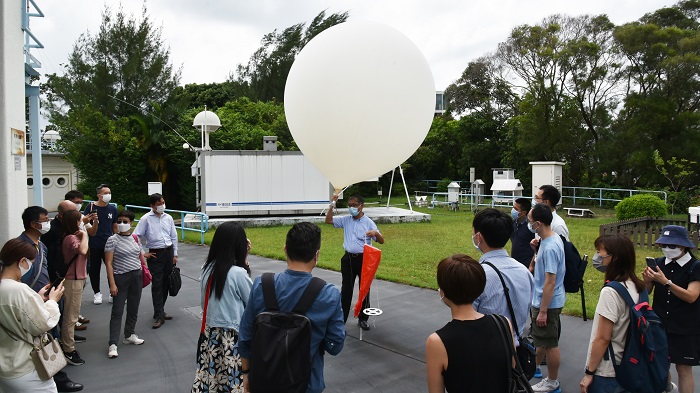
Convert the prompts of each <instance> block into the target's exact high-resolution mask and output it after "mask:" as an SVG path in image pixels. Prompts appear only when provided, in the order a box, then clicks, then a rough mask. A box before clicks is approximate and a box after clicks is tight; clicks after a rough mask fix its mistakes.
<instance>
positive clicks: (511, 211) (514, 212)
mask: <svg viewBox="0 0 700 393" xmlns="http://www.w3.org/2000/svg"><path fill="white" fill-rule="evenodd" d="M518 214H520V213H519V212H518V211H517V210H515V209H510V215H511V216H513V221H518Z"/></svg>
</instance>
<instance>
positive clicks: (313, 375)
mask: <svg viewBox="0 0 700 393" xmlns="http://www.w3.org/2000/svg"><path fill="white" fill-rule="evenodd" d="M320 247H321V229H320V228H319V227H318V226H317V225H316V224H312V223H310V222H301V223H298V224H295V225H294V226H292V228H291V229H290V230H289V232H287V239H286V242H285V247H284V251H285V254H286V255H287V270H285V271H283V272H281V273H276V274H275V275H274V281H273V285H274V286H273V289H274V291H272V292H273V293H274V298H275V299H276V303H277V305H278V308H279V311H280V312H278V313H275V314H277V315H278V316H281V317H283V318H284V317H285V316H286V317H290V316H291V317H293V315H290V314H291V313H290V311H292V310H293V309H295V308H296V307H297V306H299V302H300V299H302V295H303V294H304V292H305V291H306V289H307V287H309V286H310V285H312V283H313V282H314V281H316V282H318V280H319V279H316V278H314V277H313V276H312V275H311V271H312V270H313V268H314V267H316V263H317V262H318V256H319V251H320ZM268 277H269V276H268ZM262 281H263V280H262V279H261V277H257V278H256V279H255V281H254V282H253V287H252V289H251V293H250V299H249V300H248V305H247V306H246V309H245V311H244V312H243V317H242V318H241V324H240V331H239V336H238V338H239V341H238V351H239V353H240V355H241V358H242V359H241V360H242V371H241V373H242V374H243V385H244V387H245V391H246V392H249V391H253V392H258V393H260V392H261V391H281V392H288V391H292V390H291V389H285V388H283V387H281V386H279V384H278V382H279V381H280V380H283V379H285V377H287V376H288V369H287V367H292V368H295V369H304V370H306V369H309V370H308V371H309V372H310V374H309V375H301V373H300V372H295V373H292V377H294V378H300V379H305V378H307V377H308V383H307V384H306V385H305V386H301V387H300V389H299V390H293V391H301V392H304V391H306V392H309V393H318V392H322V391H323V389H324V388H325V387H326V385H325V383H324V380H323V355H324V353H326V352H327V353H329V354H331V355H337V354H338V353H340V351H341V350H342V349H343V344H344V342H345V323H344V321H343V309H342V307H341V302H340V291H338V288H336V287H335V285H333V284H328V283H324V282H323V281H322V280H321V282H322V284H323V286H322V287H320V291H319V292H318V294H317V295H316V296H315V298H314V300H313V302H312V303H311V304H310V307H309V308H308V310H307V311H306V312H305V313H303V315H304V316H305V317H306V318H307V319H308V321H310V325H311V329H310V337H306V338H309V339H310V344H309V345H308V351H309V353H308V354H306V355H308V356H307V359H308V358H309V357H310V362H309V363H310V364H301V363H300V361H299V359H301V358H303V357H304V356H303V355H304V354H303V353H299V351H296V352H293V353H292V352H290V353H289V355H290V356H292V358H294V359H296V361H293V362H289V363H287V364H286V366H287V367H271V366H270V365H269V364H265V363H262V364H257V363H258V360H257V358H258V357H262V356H263V355H266V354H270V356H274V355H275V351H277V350H280V349H284V347H285V346H284V345H281V344H278V343H273V342H264V341H263V340H260V338H259V337H256V336H254V335H255V333H256V330H257V328H258V326H259V324H258V323H257V322H256V317H258V316H259V315H260V314H261V313H263V312H268V314H269V311H268V310H269V308H268V307H267V305H266V304H267V303H268V301H270V300H275V299H269V298H268V297H267V296H266V295H264V288H263V285H262ZM280 314H282V315H280ZM296 316H297V317H298V316H299V314H296ZM302 338H303V337H302ZM262 339H264V337H262ZM291 344H294V343H291ZM253 348H260V349H259V350H258V353H255V351H254V350H253ZM256 368H257V370H256ZM257 375H260V376H263V375H267V379H266V380H263V381H260V379H258V377H257ZM256 382H257V383H258V385H256ZM261 382H262V383H261ZM261 384H268V385H271V386H273V387H274V386H276V385H277V386H278V387H277V389H270V390H266V389H262V388H260V386H261Z"/></svg>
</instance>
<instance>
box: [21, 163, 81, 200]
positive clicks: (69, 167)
mask: <svg viewBox="0 0 700 393" xmlns="http://www.w3.org/2000/svg"><path fill="white" fill-rule="evenodd" d="M29 158H30V159H28V160H27V197H28V198H29V200H31V199H32V196H33V192H34V187H37V186H39V185H40V186H41V187H43V188H44V208H46V210H48V211H56V209H57V207H58V204H59V203H60V202H61V201H62V200H63V197H64V196H65V195H66V192H68V191H70V190H73V189H75V188H76V186H77V184H78V180H79V179H78V173H77V171H76V169H75V167H74V166H73V164H71V163H70V162H68V161H67V160H65V159H64V158H63V155H61V154H43V155H42V169H43V172H42V174H43V176H42V179H41V180H40V181H35V179H33V178H32V160H31V156H29Z"/></svg>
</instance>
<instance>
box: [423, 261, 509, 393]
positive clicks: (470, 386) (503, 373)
mask: <svg viewBox="0 0 700 393" xmlns="http://www.w3.org/2000/svg"><path fill="white" fill-rule="evenodd" d="M437 282H438V286H439V287H440V288H439V289H438V293H439V294H440V299H441V300H442V302H443V303H445V305H446V306H447V307H449V308H450V312H451V313H452V321H450V322H449V323H448V324H447V325H445V326H444V327H443V328H442V329H440V330H438V331H437V332H435V333H433V334H431V335H430V337H428V341H427V343H426V349H425V360H426V362H425V365H426V369H427V374H428V391H429V392H430V393H443V392H445V390H447V392H449V393H454V392H493V393H505V392H508V382H509V378H510V370H507V369H506V368H505V367H503V364H504V362H505V360H504V359H505V358H506V357H507V356H509V355H510V351H509V349H508V348H507V347H505V346H504V344H503V339H502V338H501V336H500V335H499V333H498V332H499V330H498V329H499V328H498V326H497V322H496V320H495V318H493V317H491V316H486V315H484V314H481V313H479V312H477V311H476V310H474V307H473V306H472V303H473V302H474V300H475V299H476V298H478V297H479V295H481V293H482V292H483V291H484V288H485V286H486V273H485V272H484V269H483V268H482V267H481V265H480V264H479V262H477V261H475V260H474V259H472V257H470V256H468V255H464V254H456V255H453V256H451V257H448V258H445V259H443V260H442V261H440V263H439V264H438V267H437ZM510 330H511V342H512V343H513V344H512V345H513V351H515V342H514V341H513V339H512V327H511V329H510Z"/></svg>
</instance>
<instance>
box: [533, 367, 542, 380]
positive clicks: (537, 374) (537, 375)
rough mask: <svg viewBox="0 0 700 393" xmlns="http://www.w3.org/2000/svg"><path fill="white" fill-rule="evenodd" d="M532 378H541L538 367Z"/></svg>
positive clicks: (540, 371)
mask: <svg viewBox="0 0 700 393" xmlns="http://www.w3.org/2000/svg"><path fill="white" fill-rule="evenodd" d="M532 378H542V370H540V368H539V367H537V369H535V375H533V376H532Z"/></svg>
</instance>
